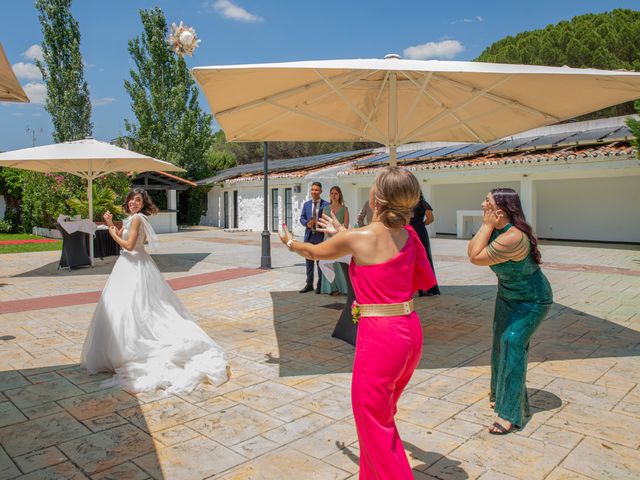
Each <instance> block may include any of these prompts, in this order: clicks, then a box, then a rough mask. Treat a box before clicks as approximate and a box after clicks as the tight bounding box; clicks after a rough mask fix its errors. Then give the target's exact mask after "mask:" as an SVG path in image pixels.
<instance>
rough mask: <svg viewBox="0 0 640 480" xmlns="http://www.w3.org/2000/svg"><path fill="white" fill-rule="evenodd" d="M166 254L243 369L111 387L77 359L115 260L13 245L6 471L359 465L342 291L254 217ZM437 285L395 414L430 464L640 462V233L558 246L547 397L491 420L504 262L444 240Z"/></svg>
mask: <svg viewBox="0 0 640 480" xmlns="http://www.w3.org/2000/svg"><path fill="white" fill-rule="evenodd" d="M161 240H162V246H161V248H160V249H159V252H158V254H157V255H155V259H156V261H157V263H158V265H159V266H160V269H161V270H162V272H163V273H164V274H165V275H166V277H167V278H168V279H171V281H172V285H173V287H174V288H175V289H177V291H178V294H179V295H180V297H181V299H182V300H183V301H184V302H185V303H186V305H187V306H188V308H189V309H190V310H191V311H192V312H193V313H194V314H195V315H196V316H197V317H198V318H199V321H200V324H201V325H202V326H203V328H205V330H207V332H208V333H209V334H210V335H211V337H213V338H214V339H215V340H216V341H217V342H219V343H220V344H221V345H223V346H224V348H225V349H226V351H227V353H228V355H229V358H230V363H231V368H232V372H233V377H232V379H231V380H230V381H229V382H227V383H226V384H225V385H223V386H222V387H219V388H211V387H210V386H201V387H200V388H199V389H198V390H196V391H195V392H193V393H192V394H190V395H185V396H162V395H159V394H153V393H152V394H142V395H131V394H129V393H127V392H125V391H123V390H120V389H116V388H103V387H102V385H101V383H102V380H104V378H106V376H105V375H100V376H94V377H90V376H87V375H86V373H85V372H84V371H83V370H82V368H80V367H79V365H78V361H79V356H80V351H81V347H82V342H83V339H84V336H85V331H86V329H87V326H88V324H89V321H90V318H91V314H92V311H93V308H94V306H95V302H96V301H97V299H98V296H99V292H100V290H101V288H102V286H103V285H104V283H105V281H106V278H107V275H108V274H109V272H110V270H111V268H112V265H113V262H114V259H113V258H110V259H105V260H104V261H98V262H97V263H98V265H97V266H96V267H95V268H93V269H83V270H78V271H73V272H71V273H69V272H67V271H57V270H56V262H57V259H58V256H59V253H58V252H41V253H28V254H10V255H2V256H0V447H1V448H0V479H12V478H20V479H54V478H55V479H57V478H65V479H71V478H73V479H86V478H91V479H96V480H97V479H127V480H129V479H131V480H144V479H147V478H154V479H185V480H186V479H188V480H193V479H200V478H215V479H243V480H244V479H305V480H307V479H347V478H357V461H358V442H357V437H356V432H355V427H354V423H353V417H352V415H351V408H350V400H349V385H350V377H351V363H352V360H353V348H352V347H351V346H350V345H348V344H345V343H343V342H342V341H340V340H336V339H333V338H331V337H330V332H331V331H332V329H333V325H334V323H335V321H336V319H337V316H338V314H339V311H338V310H336V309H335V308H340V306H339V305H338V306H336V303H337V302H339V301H342V300H343V299H344V297H330V296H326V295H315V294H313V293H307V294H304V295H301V294H298V293H297V290H298V289H299V288H301V287H302V285H303V283H304V275H303V270H304V267H303V261H302V260H301V259H300V258H299V257H296V256H294V255H292V254H290V253H289V252H287V251H286V249H284V248H281V247H280V246H279V245H276V244H275V238H274V248H273V264H274V266H275V267H276V268H274V269H273V270H271V271H268V272H262V271H256V270H255V267H256V264H257V262H258V261H259V241H260V238H259V234H258V233H225V232H222V231H220V230H215V229H209V228H195V229H191V230H187V231H183V232H181V233H178V234H169V235H162V236H161ZM433 248H434V253H435V261H436V262H437V263H436V267H437V273H438V277H439V280H440V284H441V285H442V291H443V295H442V296H441V297H431V298H418V299H416V303H417V308H418V310H419V312H420V314H421V316H422V319H423V324H424V333H425V345H424V357H423V360H422V362H421V364H420V367H419V369H418V370H417V371H416V373H415V375H414V378H413V379H412V381H411V383H410V385H409V388H408V390H407V392H406V393H405V395H404V396H403V397H402V399H401V401H400V406H399V411H398V415H397V420H398V427H399V430H400V432H401V435H402V438H403V439H404V442H405V448H406V450H407V452H408V455H409V458H410V462H411V464H412V466H413V468H414V471H415V478H417V479H433V478H439V479H455V480H462V479H497V480H501V479H514V478H515V479H549V480H559V479H597V480H599V479H603V478H610V479H623V478H629V479H635V478H638V477H639V476H640V451H639V447H640V386H639V385H638V384H639V383H640V251H638V249H631V248H612V247H611V246H608V247H607V246H600V247H598V246H587V245H577V246H571V245H567V244H562V245H545V246H543V257H544V259H545V260H546V262H547V265H546V273H547V275H548V276H549V278H550V280H551V282H552V284H553V287H554V291H555V300H556V303H555V305H554V306H553V308H552V311H551V315H550V318H549V319H548V320H547V321H546V322H545V323H544V324H543V327H541V330H540V331H539V332H538V333H537V334H536V336H535V337H534V340H533V343H532V345H531V354H530V363H529V379H528V380H529V381H528V387H529V393H530V395H531V403H532V406H533V409H534V414H533V416H532V418H531V419H530V421H529V422H528V424H527V425H526V426H525V427H524V428H523V429H522V430H521V431H519V432H517V433H515V434H511V435H508V436H507V437H497V436H492V435H489V434H488V433H487V432H486V431H485V427H486V425H488V424H489V423H490V421H491V420H490V419H491V418H492V417H491V413H492V412H491V411H490V409H489V406H488V397H487V394H488V384H489V377H488V374H489V348H490V338H491V315H492V307H493V299H494V296H495V278H494V276H493V274H492V273H491V272H490V271H489V269H488V268H479V267H474V266H472V265H470V264H468V263H467V261H466V258H465V249H466V243H465V242H463V241H459V240H454V239H436V240H434V241H433Z"/></svg>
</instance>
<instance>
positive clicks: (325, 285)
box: [320, 205, 349, 295]
mask: <svg viewBox="0 0 640 480" xmlns="http://www.w3.org/2000/svg"><path fill="white" fill-rule="evenodd" d="M346 212H347V207H345V206H342V207H340V208H339V209H338V211H337V212H336V218H337V219H338V221H339V222H340V223H342V224H344V216H345V215H346ZM322 213H324V214H326V215H329V216H331V205H327V206H326V207H324V209H323V211H322ZM325 238H327V237H325ZM333 271H334V272H335V273H336V278H335V279H334V280H333V282H329V280H327V279H326V278H325V277H324V275H323V276H322V282H321V284H320V291H321V292H322V293H331V292H335V291H338V292H340V293H343V294H345V295H346V294H347V293H348V292H349V289H348V287H347V280H346V278H344V273H343V272H342V269H341V268H340V267H339V266H338V264H337V263H334V264H333Z"/></svg>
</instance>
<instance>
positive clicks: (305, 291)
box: [300, 285, 313, 293]
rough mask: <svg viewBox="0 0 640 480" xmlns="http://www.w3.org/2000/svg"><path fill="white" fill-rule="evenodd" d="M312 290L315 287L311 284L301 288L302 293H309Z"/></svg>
mask: <svg viewBox="0 0 640 480" xmlns="http://www.w3.org/2000/svg"><path fill="white" fill-rule="evenodd" d="M312 291H313V287H312V286H311V285H305V286H304V288H303V289H302V290H300V293H307V292H312Z"/></svg>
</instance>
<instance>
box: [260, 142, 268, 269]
mask: <svg viewBox="0 0 640 480" xmlns="http://www.w3.org/2000/svg"><path fill="white" fill-rule="evenodd" d="M260 268H264V269H267V268H271V233H270V232H269V145H268V144H267V142H264V230H263V231H262V258H261V259H260Z"/></svg>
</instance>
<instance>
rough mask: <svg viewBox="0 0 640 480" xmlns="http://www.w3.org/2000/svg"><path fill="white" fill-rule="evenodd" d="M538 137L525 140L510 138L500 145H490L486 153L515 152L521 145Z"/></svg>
mask: <svg viewBox="0 0 640 480" xmlns="http://www.w3.org/2000/svg"><path fill="white" fill-rule="evenodd" d="M536 138H539V137H526V138H510V139H509V140H505V141H503V142H501V143H497V144H494V145H490V146H489V147H488V148H487V152H488V153H496V152H508V151H509V150H517V149H518V148H520V147H521V146H522V145H524V144H526V143H529V142H531V141H533V140H535V139H536Z"/></svg>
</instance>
